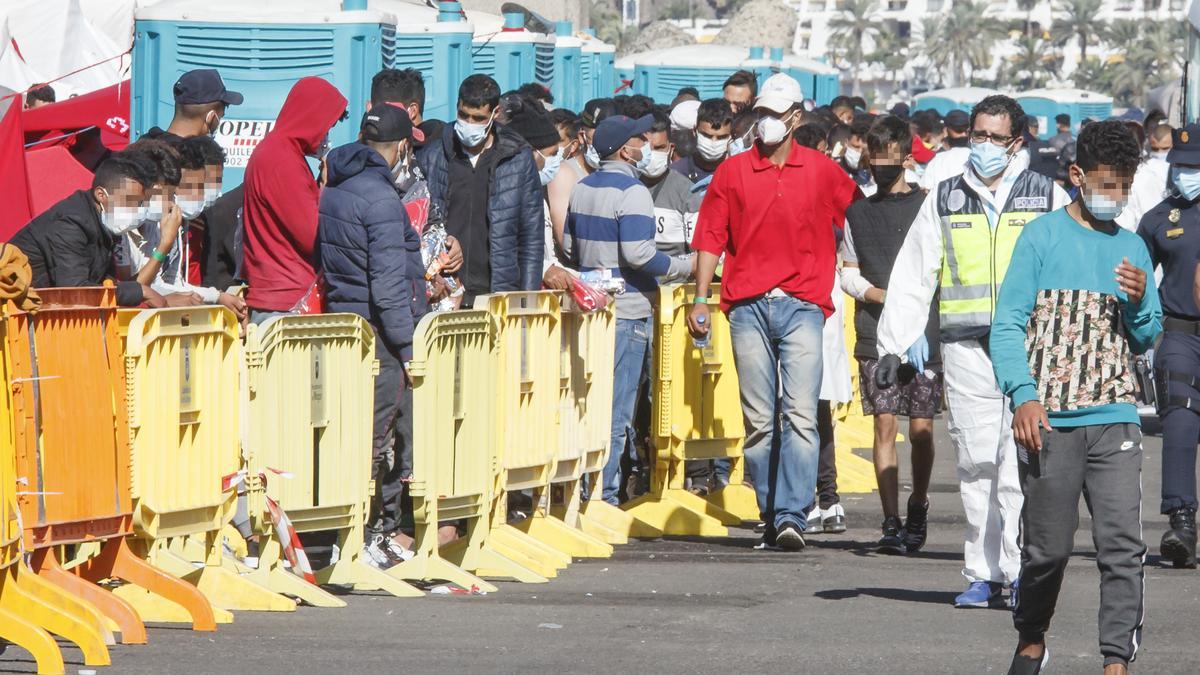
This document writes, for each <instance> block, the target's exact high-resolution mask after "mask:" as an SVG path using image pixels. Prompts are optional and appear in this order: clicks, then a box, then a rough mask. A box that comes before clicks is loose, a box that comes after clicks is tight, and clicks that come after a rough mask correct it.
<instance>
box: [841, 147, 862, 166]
mask: <svg viewBox="0 0 1200 675" xmlns="http://www.w3.org/2000/svg"><path fill="white" fill-rule="evenodd" d="M843 157H845V159H846V166H848V167H850V168H851V169H854V170H856V171H857V170H858V167H859V166H861V165H862V150H859V149H858V148H852V147H850V146H846V153H845V154H844V155H843Z"/></svg>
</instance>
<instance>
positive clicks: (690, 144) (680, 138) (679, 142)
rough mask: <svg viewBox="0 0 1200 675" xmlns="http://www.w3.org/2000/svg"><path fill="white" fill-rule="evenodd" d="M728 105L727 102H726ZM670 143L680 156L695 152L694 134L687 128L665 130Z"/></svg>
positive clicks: (690, 154)
mask: <svg viewBox="0 0 1200 675" xmlns="http://www.w3.org/2000/svg"><path fill="white" fill-rule="evenodd" d="M727 105H728V104H727ZM667 138H670V139H671V145H674V146H675V152H676V154H678V155H679V156H680V157H691V156H692V155H693V154H694V153H695V152H696V135H695V134H693V133H692V132H691V131H690V130H688V129H675V130H673V131H669V132H667Z"/></svg>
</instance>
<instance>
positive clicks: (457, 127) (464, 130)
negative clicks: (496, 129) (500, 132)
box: [454, 119, 492, 148]
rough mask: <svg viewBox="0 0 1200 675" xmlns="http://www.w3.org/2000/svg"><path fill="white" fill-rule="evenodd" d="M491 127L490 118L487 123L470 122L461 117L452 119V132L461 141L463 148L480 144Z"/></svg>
mask: <svg viewBox="0 0 1200 675" xmlns="http://www.w3.org/2000/svg"><path fill="white" fill-rule="evenodd" d="M491 129H492V120H488V121H487V124H472V123H470V122H467V121H466V120H462V119H456V120H454V134H455V135H456V136H458V142H459V143H462V145H463V147H465V148H476V147H479V146H480V145H482V144H483V141H484V139H486V138H487V135H488V132H489V131H491Z"/></svg>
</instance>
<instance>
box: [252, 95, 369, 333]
mask: <svg viewBox="0 0 1200 675" xmlns="http://www.w3.org/2000/svg"><path fill="white" fill-rule="evenodd" d="M345 114H346V98H345V97H344V96H342V95H341V94H340V93H339V92H338V90H337V88H336V87H334V86H333V85H332V84H330V83H328V82H326V81H325V80H322V79H321V78H319V77H305V78H301V79H300V81H298V82H296V84H295V85H294V86H293V87H292V90H291V91H290V92H288V96H287V100H286V101H284V102H283V108H282V109H280V111H279V118H278V119H277V120H276V122H275V126H274V127H273V128H272V129H271V131H270V132H268V133H267V135H266V136H265V137H264V138H263V140H262V142H260V143H259V144H258V147H257V148H255V149H254V154H252V155H251V156H250V162H249V163H248V164H247V165H246V175H245V178H244V180H243V186H244V191H245V192H244V196H243V204H242V208H243V210H242V222H243V228H244V232H243V235H242V251H243V260H242V272H243V276H245V278H246V281H247V282H248V283H249V285H250V290H249V292H248V294H247V296H246V304H247V305H249V306H250V320H251V321H253V322H255V323H259V322H261V321H264V320H266V319H267V318H269V317H270V316H272V315H274V314H278V313H283V312H287V311H289V310H291V309H292V308H293V307H295V305H296V303H297V302H299V301H300V299H301V298H303V297H304V295H305V294H306V293H307V292H308V291H309V289H310V288H311V287H312V285H313V282H314V281H315V280H316V277H317V273H316V255H315V248H316V243H317V204H318V202H319V199H320V191H319V188H318V186H317V181H316V179H314V178H313V174H312V169H311V168H309V165H308V162H307V161H306V160H305V157H317V158H319V157H321V155H322V154H324V150H325V149H327V148H328V144H327V139H328V135H329V130H330V129H332V128H333V125H334V124H336V123H337V122H338V120H340V119H342V118H343V117H344V116H345Z"/></svg>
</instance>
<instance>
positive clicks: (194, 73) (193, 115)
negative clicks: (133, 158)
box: [143, 68, 243, 140]
mask: <svg viewBox="0 0 1200 675" xmlns="http://www.w3.org/2000/svg"><path fill="white" fill-rule="evenodd" d="M174 94H175V116H174V117H172V118H171V124H170V125H169V126H168V127H167V129H166V130H165V131H164V130H163V129H160V128H159V127H152V128H151V129H150V130H149V131H147V132H146V133H145V134H143V136H144V137H145V138H160V137H162V136H168V137H170V136H174V137H176V138H188V137H190V136H205V135H207V136H212V135H213V134H215V133H217V126H218V125H220V124H221V118H222V117H224V116H225V107H226V106H231V105H241V104H242V100H243V99H242V95H241V94H240V93H238V92H236V91H229V90H228V89H226V88H225V83H224V82H223V81H222V80H221V74H220V73H218V72H217V71H215V70H212V69H209V68H202V69H198V70H189V71H188V72H186V73H184V74H183V75H181V76H180V77H179V81H178V82H176V83H175V88H174ZM166 140H174V139H170V138H168V139H166Z"/></svg>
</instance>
